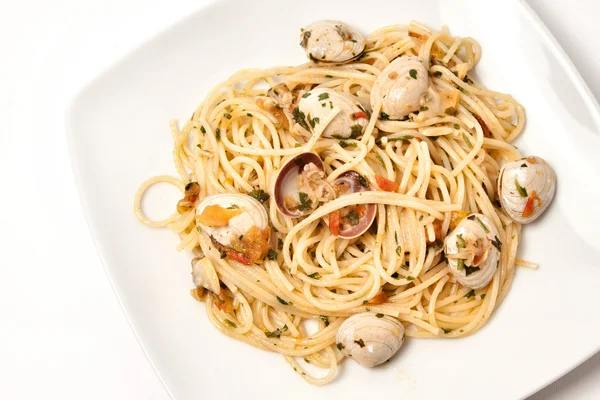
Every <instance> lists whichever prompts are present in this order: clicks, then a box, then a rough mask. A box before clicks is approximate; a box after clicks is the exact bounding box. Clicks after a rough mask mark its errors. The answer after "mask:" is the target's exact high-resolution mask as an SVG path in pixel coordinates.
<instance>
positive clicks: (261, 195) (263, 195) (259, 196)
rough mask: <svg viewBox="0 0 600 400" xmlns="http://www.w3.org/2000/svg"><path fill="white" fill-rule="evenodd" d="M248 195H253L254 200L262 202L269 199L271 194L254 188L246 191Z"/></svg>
mask: <svg viewBox="0 0 600 400" xmlns="http://www.w3.org/2000/svg"><path fill="white" fill-rule="evenodd" d="M248 196H250V197H254V198H255V199H256V200H258V201H260V202H261V203H264V202H265V201H267V200H269V198H270V197H271V195H269V193H267V192H265V191H264V190H262V189H254V190H253V191H251V192H250V193H248Z"/></svg>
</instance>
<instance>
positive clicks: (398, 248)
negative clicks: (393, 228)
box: [396, 240, 403, 257]
mask: <svg viewBox="0 0 600 400" xmlns="http://www.w3.org/2000/svg"><path fill="white" fill-rule="evenodd" d="M396 242H397V240H396ZM396 254H398V256H399V257H402V255H403V254H402V246H398V247H396Z"/></svg>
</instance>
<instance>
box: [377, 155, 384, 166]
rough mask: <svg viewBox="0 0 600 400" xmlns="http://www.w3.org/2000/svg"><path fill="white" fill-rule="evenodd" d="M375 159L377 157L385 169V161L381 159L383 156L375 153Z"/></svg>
mask: <svg viewBox="0 0 600 400" xmlns="http://www.w3.org/2000/svg"><path fill="white" fill-rule="evenodd" d="M375 157H377V159H378V160H379V162H380V163H381V165H382V166H383V167H385V162H384V161H383V158H382V157H381V155H380V154H379V153H375Z"/></svg>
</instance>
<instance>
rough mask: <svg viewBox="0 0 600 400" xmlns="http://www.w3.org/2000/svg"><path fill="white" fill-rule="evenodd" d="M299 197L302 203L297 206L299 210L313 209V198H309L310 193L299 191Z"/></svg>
mask: <svg viewBox="0 0 600 400" xmlns="http://www.w3.org/2000/svg"><path fill="white" fill-rule="evenodd" d="M298 198H299V199H300V205H299V206H298V207H297V209H298V211H306V210H310V209H312V200H310V199H309V198H308V195H307V194H306V193H304V192H298Z"/></svg>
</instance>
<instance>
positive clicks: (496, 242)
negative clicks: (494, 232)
mask: <svg viewBox="0 0 600 400" xmlns="http://www.w3.org/2000/svg"><path fill="white" fill-rule="evenodd" d="M492 244H493V245H494V247H495V248H497V249H498V251H502V242H501V241H500V239H498V236H494V240H492Z"/></svg>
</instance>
